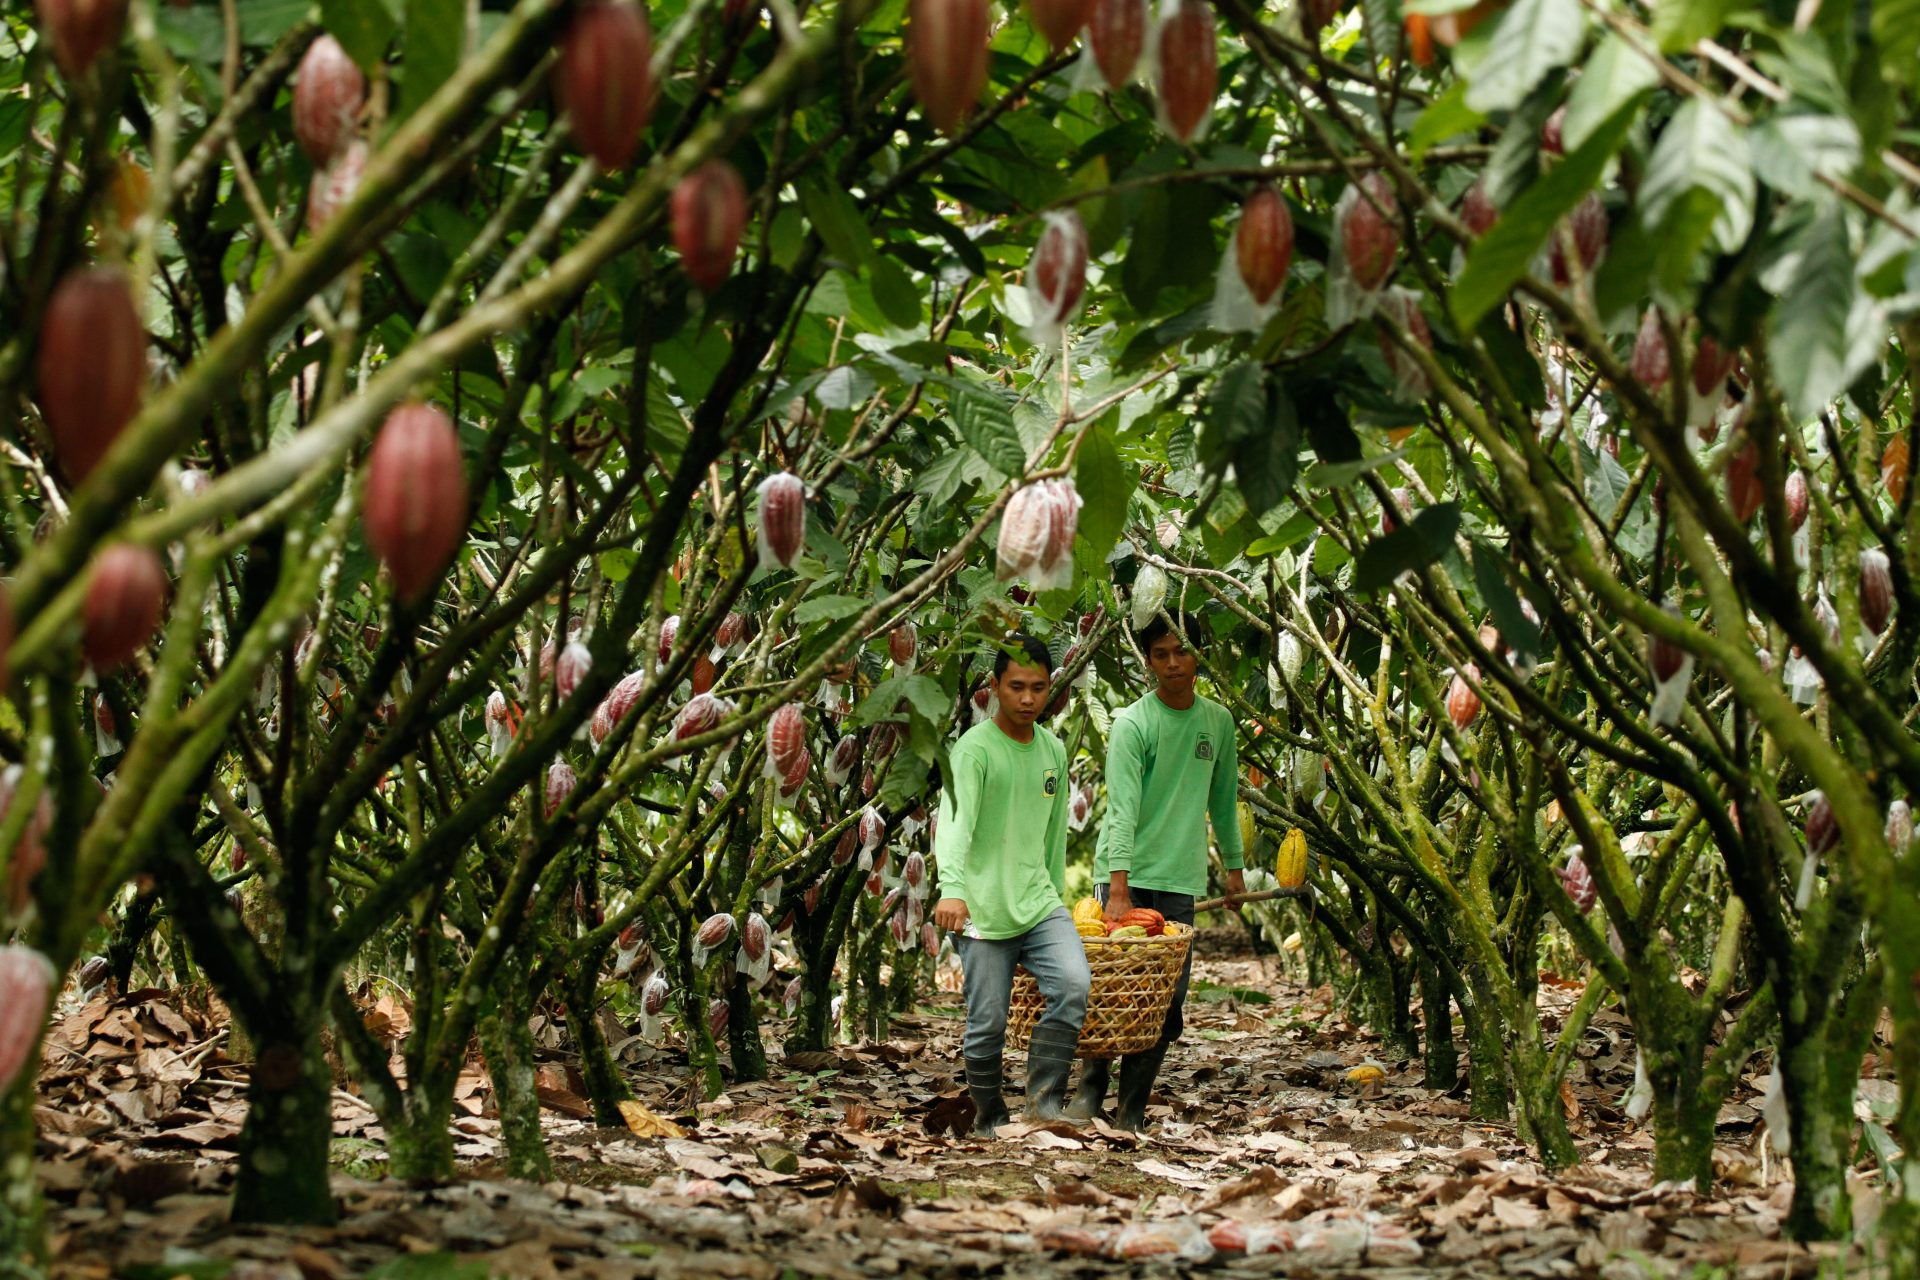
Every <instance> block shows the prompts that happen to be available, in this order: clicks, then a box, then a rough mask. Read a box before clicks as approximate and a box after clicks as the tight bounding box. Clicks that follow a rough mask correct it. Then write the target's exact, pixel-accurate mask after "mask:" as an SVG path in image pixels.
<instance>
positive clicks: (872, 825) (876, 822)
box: [860, 807, 887, 852]
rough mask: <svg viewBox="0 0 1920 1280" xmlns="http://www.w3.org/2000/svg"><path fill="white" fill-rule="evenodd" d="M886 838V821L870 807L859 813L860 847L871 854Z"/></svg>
mask: <svg viewBox="0 0 1920 1280" xmlns="http://www.w3.org/2000/svg"><path fill="white" fill-rule="evenodd" d="M886 837H887V820H886V819H885V818H883V817H881V816H880V815H879V813H878V812H876V811H875V810H874V809H872V808H871V807H869V808H867V809H864V810H862V811H861V813H860V847H861V848H862V849H865V850H867V851H868V852H872V851H873V850H875V849H878V848H879V847H880V842H881V841H882V840H884V839H886Z"/></svg>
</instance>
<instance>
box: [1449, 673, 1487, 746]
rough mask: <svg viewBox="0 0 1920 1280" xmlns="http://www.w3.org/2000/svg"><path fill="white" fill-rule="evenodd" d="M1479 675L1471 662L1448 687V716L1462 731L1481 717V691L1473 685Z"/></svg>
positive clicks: (1455, 726)
mask: <svg viewBox="0 0 1920 1280" xmlns="http://www.w3.org/2000/svg"><path fill="white" fill-rule="evenodd" d="M1479 677H1480V673H1479V672H1478V671H1477V670H1475V669H1474V668H1473V666H1472V665H1471V664H1469V665H1468V667H1467V669H1466V670H1465V671H1463V672H1461V673H1460V674H1458V675H1456V676H1454V678H1453V683H1452V684H1451V685H1449V686H1448V687H1447V718H1448V719H1449V720H1451V721H1453V727H1454V728H1456V729H1458V730H1460V731H1461V732H1462V733H1465V732H1466V731H1467V728H1468V726H1470V725H1471V724H1472V723H1473V722H1474V721H1475V720H1477V719H1479V718H1480V693H1479V690H1477V689H1475V688H1474V687H1473V681H1474V680H1477V679H1479Z"/></svg>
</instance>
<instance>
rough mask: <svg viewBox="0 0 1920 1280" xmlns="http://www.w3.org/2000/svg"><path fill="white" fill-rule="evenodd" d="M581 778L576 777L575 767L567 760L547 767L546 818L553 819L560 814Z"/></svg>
mask: <svg viewBox="0 0 1920 1280" xmlns="http://www.w3.org/2000/svg"><path fill="white" fill-rule="evenodd" d="M579 781H580V780H579V778H577V777H576V776H575V775H574V772H573V766H572V765H570V764H568V763H567V762H566V761H565V760H555V761H554V762H553V763H552V764H551V765H549V766H547V808H546V816H547V817H549V818H551V817H552V816H553V815H554V814H556V813H558V812H560V806H561V805H563V804H565V803H566V802H567V797H568V796H571V795H572V794H573V789H574V787H575V786H577V785H579Z"/></svg>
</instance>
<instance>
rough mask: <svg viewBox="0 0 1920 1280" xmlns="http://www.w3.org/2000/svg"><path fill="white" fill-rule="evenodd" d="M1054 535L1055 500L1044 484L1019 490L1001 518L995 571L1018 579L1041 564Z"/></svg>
mask: <svg viewBox="0 0 1920 1280" xmlns="http://www.w3.org/2000/svg"><path fill="white" fill-rule="evenodd" d="M1052 536H1053V498H1052V494H1051V493H1050V492H1049V491H1048V489H1047V488H1046V486H1045V484H1030V485H1027V486H1026V487H1025V488H1023V489H1020V490H1017V491H1016V492H1015V493H1014V495H1013V497H1012V498H1011V499H1010V500H1009V501H1008V502H1007V509H1006V511H1005V512H1004V513H1003V514H1002V515H1001V517H1000V538H999V542H998V544H997V546H996V552H997V561H996V571H997V572H998V574H999V576H1000V577H1002V578H1015V577H1019V576H1020V575H1021V574H1023V573H1026V572H1028V571H1029V570H1031V569H1032V568H1033V567H1034V566H1035V565H1037V564H1038V563H1039V562H1040V559H1041V557H1042V556H1043V555H1045V553H1046V551H1047V544H1048V541H1049V539H1050V538H1051V537H1052Z"/></svg>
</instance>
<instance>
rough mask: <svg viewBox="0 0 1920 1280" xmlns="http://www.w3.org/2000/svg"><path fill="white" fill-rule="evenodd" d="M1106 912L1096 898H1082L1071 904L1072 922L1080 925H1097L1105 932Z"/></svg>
mask: <svg viewBox="0 0 1920 1280" xmlns="http://www.w3.org/2000/svg"><path fill="white" fill-rule="evenodd" d="M1106 918H1107V912H1106V909H1105V908H1104V907H1102V906H1101V905H1100V899H1098V898H1082V899H1080V901H1078V902H1076V903H1074V904H1073V922H1074V923H1075V924H1076V925H1080V924H1098V925H1101V926H1102V931H1103V932H1104V931H1105V921H1106Z"/></svg>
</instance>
